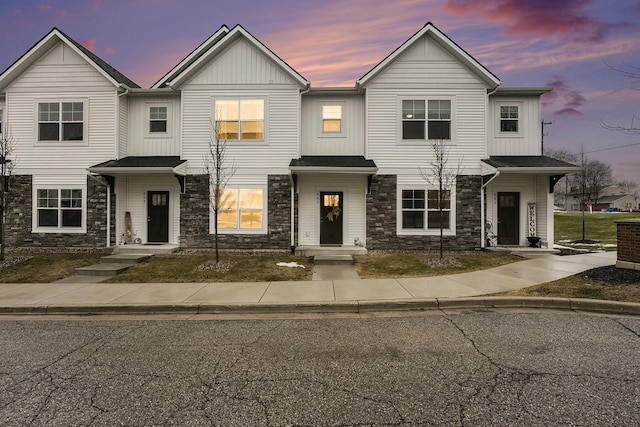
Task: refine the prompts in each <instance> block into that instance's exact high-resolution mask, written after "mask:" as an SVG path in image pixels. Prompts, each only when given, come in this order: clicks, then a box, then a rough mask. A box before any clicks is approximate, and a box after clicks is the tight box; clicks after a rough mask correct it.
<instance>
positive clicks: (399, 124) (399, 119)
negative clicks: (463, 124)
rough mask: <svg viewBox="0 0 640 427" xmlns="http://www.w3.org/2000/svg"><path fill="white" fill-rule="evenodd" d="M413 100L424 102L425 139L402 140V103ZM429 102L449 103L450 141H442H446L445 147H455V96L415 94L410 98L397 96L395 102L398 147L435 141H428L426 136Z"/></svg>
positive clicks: (421, 144) (422, 144)
mask: <svg viewBox="0 0 640 427" xmlns="http://www.w3.org/2000/svg"><path fill="white" fill-rule="evenodd" d="M413 100H419V101H424V102H425V119H424V125H425V130H424V134H425V139H402V101H413ZM429 101H451V129H450V134H451V139H445V140H444V141H446V143H447V145H456V141H457V138H456V133H457V132H456V128H457V126H456V124H457V111H458V106H457V102H456V97H455V96H443V95H428V96H427V95H421V94H416V95H410V96H399V97H398V99H397V102H396V117H395V123H396V129H397V136H396V140H397V144H398V145H409V146H411V145H419V146H425V144H429V143H430V142H431V141H435V140H433V139H429V135H428V128H427V122H428V121H429V119H428V104H429Z"/></svg>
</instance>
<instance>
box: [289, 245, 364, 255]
mask: <svg viewBox="0 0 640 427" xmlns="http://www.w3.org/2000/svg"><path fill="white" fill-rule="evenodd" d="M366 254H367V248H363V247H362V246H298V247H296V255H297V256H313V257H315V256H318V255H366Z"/></svg>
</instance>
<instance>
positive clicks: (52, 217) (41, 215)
mask: <svg viewBox="0 0 640 427" xmlns="http://www.w3.org/2000/svg"><path fill="white" fill-rule="evenodd" d="M36 194H37V223H36V225H37V227H38V228H49V229H59V230H60V231H64V229H66V228H72V229H73V228H75V229H79V228H81V227H82V216H83V215H82V204H83V198H82V190H81V189H73V188H68V189H58V188H39V189H38V190H37V193H36Z"/></svg>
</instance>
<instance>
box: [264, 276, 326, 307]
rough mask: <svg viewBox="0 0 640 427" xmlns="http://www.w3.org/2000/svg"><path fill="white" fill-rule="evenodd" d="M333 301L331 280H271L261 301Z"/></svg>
mask: <svg viewBox="0 0 640 427" xmlns="http://www.w3.org/2000/svg"><path fill="white" fill-rule="evenodd" d="M318 301H335V295H334V291H333V282H331V281H330V280H324V281H314V282H271V284H270V285H269V287H268V288H267V291H266V292H265V293H264V296H263V297H262V299H261V300H260V302H262V303H275V302H284V303H288V302H318Z"/></svg>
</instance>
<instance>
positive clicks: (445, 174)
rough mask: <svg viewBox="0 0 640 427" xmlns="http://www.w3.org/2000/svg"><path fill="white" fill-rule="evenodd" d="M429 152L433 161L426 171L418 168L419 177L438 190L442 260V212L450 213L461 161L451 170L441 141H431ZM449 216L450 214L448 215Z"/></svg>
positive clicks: (443, 225) (441, 254)
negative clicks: (452, 194) (452, 192)
mask: <svg viewBox="0 0 640 427" xmlns="http://www.w3.org/2000/svg"><path fill="white" fill-rule="evenodd" d="M431 151H432V153H433V160H432V161H431V162H430V163H429V167H428V168H427V169H426V170H423V169H422V168H420V176H422V178H423V179H424V180H425V181H427V182H428V183H429V184H430V185H431V186H433V187H437V188H438V194H437V196H436V197H437V199H436V200H437V205H438V224H439V228H440V259H444V228H445V217H444V211H445V209H447V210H448V211H449V212H451V190H452V189H454V188H455V186H456V180H457V177H458V175H459V174H460V170H461V169H462V167H461V166H462V159H460V161H459V162H458V165H457V167H455V168H451V167H450V165H449V150H448V148H447V145H446V142H445V141H444V140H441V139H437V140H433V141H431ZM428 193H429V192H427V202H428V203H430V202H431V201H432V200H433V199H432V198H431V197H429V194H428ZM449 215H451V213H449ZM429 220H430V218H429V216H428V213H427V226H428V223H429ZM450 223H451V218H449V220H448V221H446V224H450Z"/></svg>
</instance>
